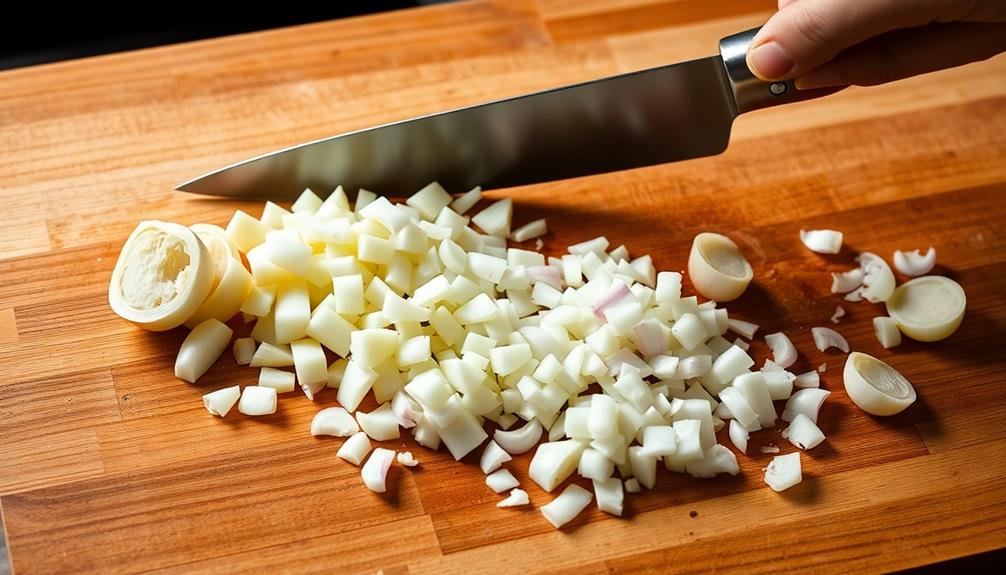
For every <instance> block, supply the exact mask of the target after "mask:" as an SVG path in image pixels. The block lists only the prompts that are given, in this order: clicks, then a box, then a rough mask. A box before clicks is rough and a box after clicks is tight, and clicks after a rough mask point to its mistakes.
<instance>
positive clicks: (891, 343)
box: [873, 315, 901, 349]
mask: <svg viewBox="0 0 1006 575" xmlns="http://www.w3.org/2000/svg"><path fill="white" fill-rule="evenodd" d="M873 333H874V335H876V336H877V341H879V342H880V345H882V346H884V349H891V348H892V347H896V346H899V345H901V332H900V331H898V322H896V321H894V320H893V319H891V318H889V317H887V316H882V315H881V316H877V317H875V318H873Z"/></svg>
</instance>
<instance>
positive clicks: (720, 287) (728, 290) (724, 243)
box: [688, 232, 754, 301]
mask: <svg viewBox="0 0 1006 575" xmlns="http://www.w3.org/2000/svg"><path fill="white" fill-rule="evenodd" d="M688 275H690V276H691V279H692V285H694V286H695V289H696V290H698V292H699V293H700V294H702V295H704V296H706V297H707V298H710V299H713V300H716V301H733V300H735V299H737V298H738V297H740V295H741V294H742V293H744V290H745V289H747V287H748V284H749V283H750V282H751V278H752V277H754V274H753V272H752V270H751V264H750V263H748V261H747V259H745V258H744V255H743V254H742V253H741V251H740V248H738V247H737V244H736V243H734V241H733V240H731V239H730V238H728V237H726V236H724V235H721V234H714V233H710V232H703V233H701V234H699V235H697V236H695V239H694V240H693V241H692V251H691V253H690V254H689V255H688Z"/></svg>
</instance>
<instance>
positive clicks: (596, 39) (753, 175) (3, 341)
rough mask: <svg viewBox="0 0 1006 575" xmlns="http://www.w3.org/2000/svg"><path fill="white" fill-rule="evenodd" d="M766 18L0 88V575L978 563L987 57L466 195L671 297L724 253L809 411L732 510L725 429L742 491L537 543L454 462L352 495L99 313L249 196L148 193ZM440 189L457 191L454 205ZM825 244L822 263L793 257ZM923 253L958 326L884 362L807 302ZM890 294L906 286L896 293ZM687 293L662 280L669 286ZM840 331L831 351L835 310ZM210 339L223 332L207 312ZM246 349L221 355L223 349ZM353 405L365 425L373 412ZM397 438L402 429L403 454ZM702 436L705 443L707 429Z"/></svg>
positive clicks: (993, 513)
mask: <svg viewBox="0 0 1006 575" xmlns="http://www.w3.org/2000/svg"><path fill="white" fill-rule="evenodd" d="M774 4H775V2H773V1H772V0H741V1H737V2H706V1H700V0H677V1H656V0H540V1H538V2H523V1H511V0H499V1H498V2H492V1H474V2H462V3H456V4H446V5H438V6H433V7H428V8H422V9H415V10H409V11H403V12H394V13H385V14H380V15H375V16H368V17H363V18H356V19H348V20H341V21H334V22H328V23H322V24H314V25H308V26H301V27H296V28H289V29H282V30H276V31H269V32H262V33H256V34H248V35H241V36H234V37H227V38H221V39H215V40H208V41H203V42H196V43H190V44H182V45H177V46H170V47H163V48H156V49H151V50H143V51H138V52H132V53H125V54H119V55H112V56H103V57H99V58H90V59H86V60H80V61H71V62H65V63H60V64H53V65H46V66H40V67H35V68H26V69H20V70H13V71H7V72H3V73H0V206H2V207H0V211H2V217H3V222H2V225H0V368H2V370H0V374H2V377H0V439H2V444H0V445H2V446H0V453H2V457H0V505H2V511H3V525H4V529H5V530H6V536H7V543H8V546H9V549H10V557H11V561H12V565H13V569H14V572H15V573H18V574H27V573H69V572H92V573H93V572H107V573H133V572H141V571H143V572H146V571H159V572H211V573H226V572H249V573H250V572H254V573H275V572H321V573H337V572H338V573H342V572H357V571H359V572H374V571H378V570H383V572H384V573H386V574H390V573H473V572H482V571H492V572H494V573H530V572H546V573H576V574H579V575H586V574H592V573H600V572H608V571H618V572H654V573H656V572H661V573H663V572H677V571H681V572H688V571H709V570H714V569H715V570H735V571H741V572H747V573H751V572H760V571H761V572H785V571H790V570H808V571H814V572H859V571H863V570H866V571H878V570H893V569H900V568H906V567H911V566H916V565H921V564H928V563H933V562H937V561H942V560H946V559H950V558H954V557H959V556H963V555H970V554H974V553H979V552H983V551H987V550H990V549H996V548H1001V547H1006V401H1004V400H1006V381H1004V373H1006V370H1004V367H1006V347H1004V341H1006V337H1004V336H1006V333H1004V332H1006V330H1004V326H1006V311H1004V310H1006V232H1004V229H1006V228H1004V225H1003V222H1006V114H1004V110H1006V58H1004V57H999V58H996V59H993V60H990V61H986V62H982V63H978V64H974V65H970V66H967V67H963V68H958V69H953V70H948V71H944V72H941V73H938V74H933V75H930V76H926V77H920V78H915V79H911V80H907V81H902V82H898V83H895V84H891V85H887V86H883V87H877V88H870V89H849V90H846V91H844V92H842V93H839V94H836V95H834V96H831V97H828V98H825V99H822V100H818V101H814V102H806V103H801V104H796V105H792V106H788V107H783V108H777V109H771V110H763V111H759V112H755V113H752V114H750V115H745V116H743V117H740V118H738V120H737V122H736V124H735V126H734V133H733V137H732V140H731V144H730V147H729V149H728V150H727V151H726V152H725V153H724V154H722V155H720V156H718V157H713V158H706V159H701V160H695V161H689V162H683V163H678V164H670V165H663V166H656V167H651V168H645V169H639V170H633V171H629V172H622V173H616V174H608V175H601V176H596V177H590V178H581V179H576V180H567V181H560V182H553V183H547V184H541V185H535V186H529V187H524V188H519V189H511V190H496V191H492V192H490V193H489V194H488V195H489V196H491V197H492V198H499V197H504V196H510V197H512V198H513V199H514V202H515V224H521V223H524V222H526V221H530V220H531V219H535V218H540V217H545V218H547V219H548V226H549V233H548V235H547V236H546V237H545V238H544V248H543V251H544V252H545V253H546V254H548V255H559V254H560V253H562V251H563V248H564V246H567V245H569V244H571V243H573V242H577V241H582V240H585V239H589V238H591V237H593V236H596V235H599V234H604V235H606V236H607V237H608V238H609V239H610V240H611V241H612V245H613V246H615V245H618V244H622V243H624V244H625V245H626V246H627V247H628V248H629V250H630V251H631V252H632V253H633V254H647V253H648V254H651V255H652V256H653V259H654V262H655V263H656V266H657V269H661V270H682V269H684V267H685V262H686V258H687V254H688V250H689V247H690V243H691V239H692V237H693V236H694V235H695V234H696V233H698V232H700V231H717V232H722V233H726V234H728V235H729V236H731V237H732V238H734V239H735V240H736V241H737V242H738V243H739V245H740V246H741V248H742V250H743V251H744V253H745V254H746V255H747V257H748V258H749V259H750V260H751V263H752V265H753V267H754V273H755V280H754V282H753V284H752V286H751V287H750V288H749V289H748V291H747V292H746V293H745V294H744V296H743V297H742V298H741V299H740V300H738V301H737V302H732V303H730V304H729V305H728V306H727V307H728V309H729V310H730V312H731V314H732V315H733V316H735V317H739V318H743V319H746V320H749V321H753V322H755V323H758V324H760V325H761V330H760V332H759V337H758V338H757V339H756V341H755V342H754V343H752V345H751V352H752V354H753V355H754V356H755V357H756V359H757V360H758V362H759V364H760V363H761V361H763V360H764V359H765V358H767V357H768V356H769V352H768V350H767V348H766V346H765V344H764V342H763V341H762V340H761V339H760V336H761V335H764V334H765V333H771V332H774V331H779V330H784V331H785V332H786V333H787V334H789V335H790V336H791V338H792V339H793V341H794V343H795V344H796V346H797V347H798V349H799V350H800V360H799V362H798V363H797V364H796V365H795V366H794V367H793V370H795V371H797V372H802V371H809V370H812V369H817V368H818V366H823V365H824V364H826V370H825V371H824V372H823V373H822V374H821V379H822V387H824V388H826V389H828V390H830V391H831V392H832V395H831V397H830V398H829V399H828V401H827V402H826V403H825V405H824V407H823V409H822V411H821V416H820V425H821V428H822V430H823V431H824V433H825V434H826V435H827V440H826V441H825V443H823V444H822V445H821V446H819V447H817V448H815V449H814V450H812V451H810V452H807V453H802V454H801V455H802V460H803V465H804V481H803V483H802V484H800V485H798V486H796V487H794V488H792V489H790V490H789V491H786V492H784V493H781V494H780V493H775V492H773V491H771V490H770V489H768V488H767V487H766V486H765V485H764V483H763V482H762V469H763V468H764V467H765V466H766V465H767V464H768V462H769V461H770V460H771V457H772V455H770V454H763V453H761V451H760V448H761V447H762V446H765V445H769V444H775V445H778V446H780V448H781V449H782V452H783V453H787V452H791V451H793V450H794V449H795V448H794V447H792V446H791V445H790V444H789V443H788V442H787V441H786V440H785V439H783V438H781V437H780V434H779V432H780V430H781V426H777V427H776V428H775V429H773V430H770V431H763V432H759V433H755V434H753V435H752V438H751V445H750V447H749V455H747V456H739V460H740V463H741V473H740V474H739V475H737V476H735V477H729V476H726V477H719V478H717V479H715V480H700V479H692V478H691V477H688V476H681V475H674V474H670V473H664V472H661V475H660V477H659V481H658V486H657V488H656V489H654V490H652V491H646V492H644V493H641V494H636V495H630V496H629V497H628V498H627V500H626V512H625V516H624V517H622V518H616V517H611V516H608V515H606V514H604V513H602V512H600V511H598V510H597V509H595V508H593V506H592V507H591V508H589V509H588V511H586V512H584V513H583V514H582V515H581V516H580V517H578V518H577V519H576V520H575V521H574V522H572V523H571V524H569V525H567V526H566V527H565V528H563V529H562V530H556V529H554V528H552V526H551V525H549V524H548V523H547V522H546V521H545V520H544V518H543V517H542V516H541V514H540V513H539V511H538V508H539V507H540V506H541V505H543V504H544V503H546V502H548V501H549V500H550V499H551V497H552V496H553V495H551V494H547V493H544V492H543V491H542V490H540V489H539V488H538V487H537V486H536V485H535V484H533V483H532V482H531V481H530V480H529V479H528V477H527V472H526V470H527V463H528V461H529V459H530V458H529V457H528V456H526V455H525V456H520V457H517V458H516V460H515V462H514V463H513V464H509V468H510V469H511V470H513V472H514V473H515V474H516V475H517V477H518V478H519V479H520V480H521V484H522V487H523V488H525V489H526V490H527V491H528V492H529V493H530V495H531V501H532V505H531V506H530V507H527V508H517V509H497V508H496V502H497V501H498V500H499V499H500V496H497V495H496V494H495V493H493V492H492V491H491V490H489V489H488V488H487V487H486V486H485V484H484V482H483V474H482V472H481V471H480V470H479V468H478V466H477V455H476V456H474V457H473V456H469V457H467V458H465V460H463V461H462V462H460V463H458V462H455V461H454V460H453V459H452V458H451V457H450V455H449V454H448V453H446V451H445V450H442V451H441V452H436V453H434V452H431V451H429V450H427V449H425V448H422V447H420V446H418V445H416V444H415V443H414V442H413V441H412V440H411V437H404V436H403V439H402V440H401V441H395V442H386V443H387V445H386V446H388V447H391V448H394V449H399V450H401V449H409V450H412V451H413V453H414V454H415V455H416V457H417V458H418V459H419V461H420V462H421V463H420V465H419V467H416V468H414V469H407V468H403V467H399V466H397V465H396V466H395V467H393V469H392V471H391V474H390V478H389V482H390V489H389V492H388V493H386V494H383V495H379V494H375V493H371V492H369V491H367V490H366V489H365V488H364V486H363V484H362V482H361V480H360V477H359V469H358V468H356V467H354V466H352V465H350V464H348V463H346V462H344V461H342V460H339V459H337V458H336V456H335V452H336V450H337V449H338V446H339V445H340V444H341V442H342V440H340V439H336V438H314V437H311V435H310V434H309V432H308V428H309V425H310V421H311V418H312V416H313V415H314V414H315V412H317V410H318V409H319V408H320V407H322V406H331V405H335V404H336V403H335V393H334V392H333V391H331V390H329V391H327V392H322V393H321V394H320V396H319V398H318V400H317V401H316V402H315V403H312V402H310V401H308V400H307V399H306V398H305V397H303V395H302V394H300V393H299V392H297V393H292V394H286V395H282V396H281V399H280V406H279V411H278V412H277V413H276V414H275V415H274V416H269V417H261V418H250V417H245V416H242V415H240V414H238V413H236V412H234V413H232V414H230V415H228V416H227V417H226V418H223V419H221V418H216V417H211V416H210V415H208V414H207V413H206V411H205V409H204V408H203V406H202V402H201V401H200V396H201V395H202V394H204V393H206V392H208V391H210V390H215V389H219V388H221V387H223V386H227V385H235V384H242V385H248V384H252V383H253V382H254V381H255V380H256V377H257V371H256V370H254V369H250V368H243V367H238V366H236V365H235V364H234V360H233V358H232V357H231V355H230V353H229V352H227V353H225V354H224V356H223V357H222V358H221V359H220V360H219V361H218V362H217V365H216V366H215V367H214V368H213V369H212V370H211V371H210V372H209V373H208V374H207V375H206V376H205V377H203V378H202V379H200V381H199V382H198V383H197V384H195V385H192V384H187V383H185V382H182V381H180V380H177V379H175V378H174V377H173V375H172V365H173V360H174V354H175V352H176V351H177V349H178V345H179V343H180V342H181V340H182V338H183V337H184V331H183V330H181V329H179V330H174V331H171V332H168V333H147V332H143V331H140V330H139V329H137V328H135V327H134V326H132V325H130V324H129V323H127V322H125V321H124V320H122V319H120V318H118V317H117V316H115V315H114V314H113V313H112V311H111V310H110V309H109V307H108V304H107V300H106V297H107V286H108V280H109V275H110V273H111V270H112V267H113V265H114V263H115V259H116V256H117V253H118V250H119V248H120V247H121V245H122V242H123V241H124V240H125V238H126V236H127V235H128V233H129V232H130V230H131V229H132V228H133V227H134V226H135V225H136V223H137V221H139V220H141V219H160V220H168V221H176V222H180V223H184V224H192V223H196V222H210V223H216V224H221V225H224V224H226V222H227V220H228V219H229V217H230V214H232V213H233V211H234V210H235V209H237V208H241V209H245V210H248V211H250V212H252V213H254V214H256V215H257V214H258V213H259V210H260V204H259V203H257V202H250V201H237V200H223V199H216V198H206V197H196V196H192V195H187V194H183V193H179V192H174V191H172V188H173V187H174V186H175V185H177V184H178V183H180V182H182V181H184V180H187V179H189V178H191V177H194V176H196V175H198V174H200V173H203V172H206V171H208V170H211V169H214V168H217V167H220V166H222V165H226V164H228V163H230V162H234V161H238V160H241V159H244V158H247V157H250V156H252V155H255V154H259V153H263V152H268V151H271V150H274V149H277V148H280V147H284V146H288V145H292V144H297V143H300V142H303V141H307V140H311V139H315V138H320V137H324V136H329V135H332V134H336V133H340V132H344V131H348V130H352V129H357V128H361V127H365V126H369V125H374V124H377V123H382V122H386V121H391V120H397V119H402V118H406V117H410V116H414V115H419V114H425V113H430V112H435V111H439V110H443V109H448V108H453V107H457V106H462V105H467V104H472V103H477V102H481V101H485V100H489V99H495V98H500V97H506V96H512V95H517V94H521V93H524V92H528V91H533V90H538V89H543V88H548V87H554V86H558V85H563V84H568V83H572V82H577V81H582V80H589V79H594V78H599V77H603V76H608V75H612V74H618V73H621V72H627V71H632V70H638V69H642V68H646V67H651V66H656V65H660V64H665V63H669V62H674V61H678V60H683V59H690V58H695V57H701V56H706V55H711V54H713V53H714V52H715V50H716V46H717V41H718V39H719V38H720V37H722V36H725V35H727V34H729V33H732V32H736V31H740V30H745V29H747V28H750V27H754V26H757V25H759V24H760V23H762V22H764V21H765V19H766V18H767V17H768V15H769V14H770V11H771V9H772V8H773V7H774ZM451 191H452V192H461V191H463V190H451ZM818 228H831V229H838V230H842V231H843V232H844V233H845V247H844V248H843V250H842V253H840V254H837V255H834V256H822V255H817V254H814V253H812V252H810V251H808V250H807V249H806V248H804V247H803V245H802V244H801V243H800V241H799V239H798V231H799V230H800V229H818ZM930 245H932V246H935V247H936V249H937V251H938V254H939V257H938V264H937V267H936V270H935V272H934V273H938V274H942V275H947V276H949V277H952V278H954V279H955V280H956V281H958V282H960V284H961V285H962V286H964V289H965V291H966V292H967V297H968V307H967V315H966V317H965V319H964V323H963V325H962V326H961V328H960V330H959V331H958V332H957V333H956V334H954V335H953V336H952V337H950V338H949V339H947V340H945V341H943V342H939V343H932V344H921V343H916V342H913V341H910V340H906V341H905V343H904V344H902V345H901V346H900V347H897V348H895V349H893V350H889V351H888V350H884V349H883V348H881V346H880V344H879V343H878V342H877V340H876V339H875V337H874V334H873V328H872V321H871V320H872V318H873V317H874V316H876V315H879V314H882V313H884V310H883V307H882V306H876V305H872V304H869V303H865V302H864V303H858V304H850V303H845V302H842V301H841V299H840V298H839V297H838V296H835V295H832V294H830V293H829V287H830V283H831V281H830V276H829V274H828V272H830V271H843V270H845V269H848V268H850V267H852V265H853V258H854V256H855V254H856V253H858V252H859V251H873V252H876V253H878V254H881V255H883V256H885V257H887V258H888V259H890V257H891V254H892V253H893V251H894V250H896V249H903V250H911V249H916V248H922V249H925V248H928V247H929V246H930ZM901 279H902V280H903V279H904V278H901ZM690 289H691V287H690V285H688V284H687V283H686V290H690ZM839 304H841V305H842V306H843V307H844V308H845V309H846V311H847V312H848V314H847V315H846V317H844V318H843V319H842V320H841V322H840V323H839V324H837V325H833V324H831V323H830V321H829V318H831V316H832V314H833V312H834V311H835V308H836V306H837V305H839ZM233 323H234V325H240V318H236V320H235V322H233ZM818 325H822V326H829V327H835V328H836V329H837V330H838V331H840V332H841V333H842V334H844V335H845V336H846V337H847V338H848V340H849V342H850V344H851V346H852V348H853V349H855V350H859V351H863V352H866V353H869V354H873V355H876V356H878V357H880V358H881V359H883V360H884V361H887V362H888V363H890V364H892V365H893V366H895V367H896V368H898V369H899V370H901V372H902V373H904V374H905V375H906V376H907V377H908V379H910V380H911V381H912V383H913V384H914V385H915V387H916V389H917V390H918V396H919V399H918V401H917V402H916V403H915V405H913V406H911V407H910V408H909V409H908V410H907V411H905V412H903V413H902V414H900V415H897V416H893V417H888V418H876V417H872V416H869V415H867V414H865V413H863V412H862V411H860V410H859V409H858V408H856V407H855V405H853V404H852V403H851V401H850V400H849V398H848V396H847V395H846V393H845V390H844V388H843V386H842V380H841V371H842V366H843V365H844V360H845V356H844V355H843V354H841V353H838V352H836V351H835V350H831V351H829V352H827V353H821V352H819V351H817V350H816V348H815V347H814V345H813V342H812V339H811V337H810V328H811V327H813V326H818ZM239 329H247V328H243V327H242V328H239ZM369 401H370V403H365V404H364V408H365V409H369V408H370V407H372V406H373V403H372V399H370V400H369ZM407 435H408V434H405V436H407ZM720 441H721V442H724V443H727V442H728V440H727V439H726V435H725V433H724V434H721V437H720Z"/></svg>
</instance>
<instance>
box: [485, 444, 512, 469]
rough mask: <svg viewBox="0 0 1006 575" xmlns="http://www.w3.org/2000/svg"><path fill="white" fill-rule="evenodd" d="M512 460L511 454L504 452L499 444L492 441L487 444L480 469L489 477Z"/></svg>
mask: <svg viewBox="0 0 1006 575" xmlns="http://www.w3.org/2000/svg"><path fill="white" fill-rule="evenodd" d="M512 459H513V458H512V457H510V454H509V453H507V452H506V451H504V450H503V448H501V447H500V446H499V444H497V443H496V442H495V441H493V440H490V441H489V443H487V444H486V448H485V451H483V452H482V457H481V458H480V459H479V468H481V469H482V473H485V474H486V475H488V474H490V473H492V472H493V471H496V470H497V469H499V468H500V466H501V465H503V464H504V463H506V462H507V461H510V460H512Z"/></svg>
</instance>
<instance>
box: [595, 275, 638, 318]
mask: <svg viewBox="0 0 1006 575" xmlns="http://www.w3.org/2000/svg"><path fill="white" fill-rule="evenodd" d="M630 294H632V292H631V291H630V290H629V286H627V285H625V284H624V283H622V282H620V281H616V282H614V283H613V284H612V286H611V289H610V290H609V291H608V293H606V294H604V295H603V296H601V299H599V300H597V303H596V304H594V305H593V306H592V307H591V309H593V311H594V316H595V317H597V319H598V320H600V321H601V322H606V321H608V320H607V319H606V318H605V316H604V312H605V310H607V309H608V308H610V307H613V306H615V305H618V304H619V303H621V302H622V300H624V299H625V298H626V296H628V295H630Z"/></svg>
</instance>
